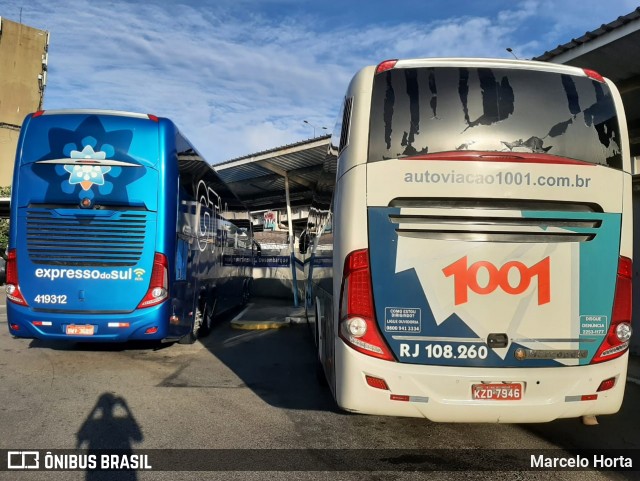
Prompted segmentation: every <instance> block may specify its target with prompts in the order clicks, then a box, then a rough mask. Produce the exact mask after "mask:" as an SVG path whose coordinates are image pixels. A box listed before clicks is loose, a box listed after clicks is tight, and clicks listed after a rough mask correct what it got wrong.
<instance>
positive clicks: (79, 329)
mask: <svg viewBox="0 0 640 481" xmlns="http://www.w3.org/2000/svg"><path fill="white" fill-rule="evenodd" d="M66 333H67V335H69V336H93V326H92V325H90V324H88V325H86V326H76V325H75V324H71V325H69V326H67V330H66Z"/></svg>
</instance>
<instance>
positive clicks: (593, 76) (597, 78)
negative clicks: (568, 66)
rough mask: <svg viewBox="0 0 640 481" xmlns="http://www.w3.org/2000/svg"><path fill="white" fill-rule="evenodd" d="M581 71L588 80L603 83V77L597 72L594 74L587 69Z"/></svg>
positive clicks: (593, 71)
mask: <svg viewBox="0 0 640 481" xmlns="http://www.w3.org/2000/svg"><path fill="white" fill-rule="evenodd" d="M582 71H583V72H584V73H585V74H586V76H587V77H589V78H590V79H593V80H595V81H596V82H600V83H604V77H603V76H602V75H600V74H599V73H598V72H596V71H595V70H589V69H588V68H583V69H582Z"/></svg>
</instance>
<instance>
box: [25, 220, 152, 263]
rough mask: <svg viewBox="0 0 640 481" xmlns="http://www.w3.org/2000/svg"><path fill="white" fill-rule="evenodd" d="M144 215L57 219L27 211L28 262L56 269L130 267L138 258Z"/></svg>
mask: <svg viewBox="0 0 640 481" xmlns="http://www.w3.org/2000/svg"><path fill="white" fill-rule="evenodd" d="M147 221H148V219H147V213H146V212H141V211H136V212H133V213H127V212H122V213H120V212H119V213H117V214H116V215H114V216H113V217H104V216H98V215H95V216H91V215H85V214H83V215H82V216H80V215H78V216H58V215H56V214H55V211H46V210H28V211H27V251H28V253H29V258H30V260H31V262H33V263H35V264H42V265H56V266H101V267H111V266H113V267H119V266H134V265H136V264H137V263H138V261H139V260H140V257H141V256H142V250H143V246H144V238H145V232H146V227H147Z"/></svg>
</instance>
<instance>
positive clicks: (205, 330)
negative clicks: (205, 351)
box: [200, 296, 218, 337]
mask: <svg viewBox="0 0 640 481" xmlns="http://www.w3.org/2000/svg"><path fill="white" fill-rule="evenodd" d="M217 302H218V299H216V298H215V297H213V296H210V297H209V299H208V301H207V302H206V303H205V305H204V309H203V310H204V312H203V315H204V318H203V319H202V325H201V326H200V337H205V336H208V335H209V333H210V332H211V329H213V322H214V320H215V311H216V303H217Z"/></svg>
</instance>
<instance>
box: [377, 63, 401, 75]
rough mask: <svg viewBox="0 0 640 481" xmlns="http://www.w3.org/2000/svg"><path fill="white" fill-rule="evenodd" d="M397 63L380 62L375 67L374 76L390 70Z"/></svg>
mask: <svg viewBox="0 0 640 481" xmlns="http://www.w3.org/2000/svg"><path fill="white" fill-rule="evenodd" d="M397 63H398V61H397V60H385V61H384V62H380V63H379V64H378V66H377V67H376V74H379V73H382V72H386V71H387V70H391V69H392V68H393V67H395V66H396V64H397Z"/></svg>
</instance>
